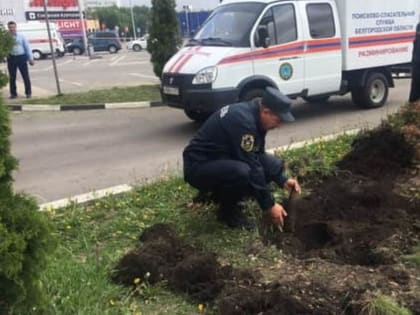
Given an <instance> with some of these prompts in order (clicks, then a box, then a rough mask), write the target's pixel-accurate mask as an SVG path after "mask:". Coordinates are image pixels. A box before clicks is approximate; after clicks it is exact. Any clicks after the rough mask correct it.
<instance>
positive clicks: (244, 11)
mask: <svg viewBox="0 0 420 315" xmlns="http://www.w3.org/2000/svg"><path fill="white" fill-rule="evenodd" d="M263 7H264V4H263V3H255V2H249V3H243V2H242V3H233V4H227V5H222V6H220V7H217V8H216V9H215V10H214V11H213V13H212V14H211V15H210V16H209V18H208V19H207V20H206V22H205V23H204V24H203V26H202V27H201V29H200V30H199V31H198V32H197V34H196V36H194V40H192V41H191V43H199V44H201V45H206V46H235V47H249V46H250V42H249V36H250V32H251V29H252V26H253V25H254V23H255V21H256V19H257V17H258V16H259V15H260V13H261V11H262V9H263Z"/></svg>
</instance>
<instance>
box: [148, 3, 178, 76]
mask: <svg viewBox="0 0 420 315" xmlns="http://www.w3.org/2000/svg"><path fill="white" fill-rule="evenodd" d="M175 6H176V4H175V0H152V14H151V15H152V21H151V26H150V28H149V35H150V36H149V39H148V41H147V50H148V51H149V52H150V54H151V61H152V63H153V71H154V73H155V74H156V76H158V77H159V78H160V77H161V76H162V72H163V67H164V65H165V63H166V62H167V61H168V60H169V58H170V57H171V56H172V55H174V54H175V53H176V52H177V50H178V47H179V46H180V45H181V42H182V41H181V37H180V34H179V25H178V19H177V15H176V11H175Z"/></svg>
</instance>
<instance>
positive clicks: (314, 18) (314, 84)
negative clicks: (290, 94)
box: [299, 1, 342, 96]
mask: <svg viewBox="0 0 420 315" xmlns="http://www.w3.org/2000/svg"><path fill="white" fill-rule="evenodd" d="M299 5H300V6H301V8H300V12H305V15H306V19H304V24H305V25H306V27H305V33H306V38H307V40H306V41H305V89H306V90H307V93H308V96H311V95H319V94H323V93H329V92H336V91H339V90H340V84H341V62H342V59H341V56H342V52H341V36H340V27H339V23H338V15H337V12H336V9H335V6H333V5H332V4H331V3H329V2H327V1H326V2H324V3H322V2H317V3H307V2H306V3H305V2H300V4H299Z"/></svg>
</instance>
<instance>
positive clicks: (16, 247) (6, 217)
mask: <svg viewBox="0 0 420 315" xmlns="http://www.w3.org/2000/svg"><path fill="white" fill-rule="evenodd" d="M0 43H1V45H0V60H4V59H5V57H6V56H7V54H8V53H9V52H10V50H11V48H12V45H13V39H12V37H11V36H10V35H9V34H8V33H7V32H6V31H5V30H4V29H2V28H0ZM6 83H7V76H6V75H5V74H4V73H2V72H1V71H0V88H1V87H3V86H5V84H6ZM10 135H11V127H10V118H9V111H8V109H7V108H6V107H4V106H3V104H2V97H1V95H0V314H1V315H3V314H35V313H40V314H42V309H43V305H45V304H44V296H43V290H42V284H41V282H40V280H39V279H40V274H41V272H42V270H43V269H44V268H45V266H46V263H47V258H48V254H49V253H50V252H51V251H52V250H53V248H54V247H55V241H54V239H53V237H52V225H51V223H50V222H49V221H48V218H47V217H46V216H45V215H44V214H43V213H41V212H39V211H38V205H37V203H36V201H35V200H34V199H33V198H31V197H29V196H27V195H23V194H15V193H14V192H13V187H12V181H13V177H12V173H13V171H14V170H15V169H16V168H17V160H16V159H15V158H14V157H13V156H12V154H11V152H10Z"/></svg>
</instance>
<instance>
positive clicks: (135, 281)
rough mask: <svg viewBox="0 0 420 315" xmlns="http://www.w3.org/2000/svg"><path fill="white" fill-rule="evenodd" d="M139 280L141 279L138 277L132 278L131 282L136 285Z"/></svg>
mask: <svg viewBox="0 0 420 315" xmlns="http://www.w3.org/2000/svg"><path fill="white" fill-rule="evenodd" d="M140 281H141V280H140V278H134V281H133V282H134V284H135V285H137V284H139V283H140Z"/></svg>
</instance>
